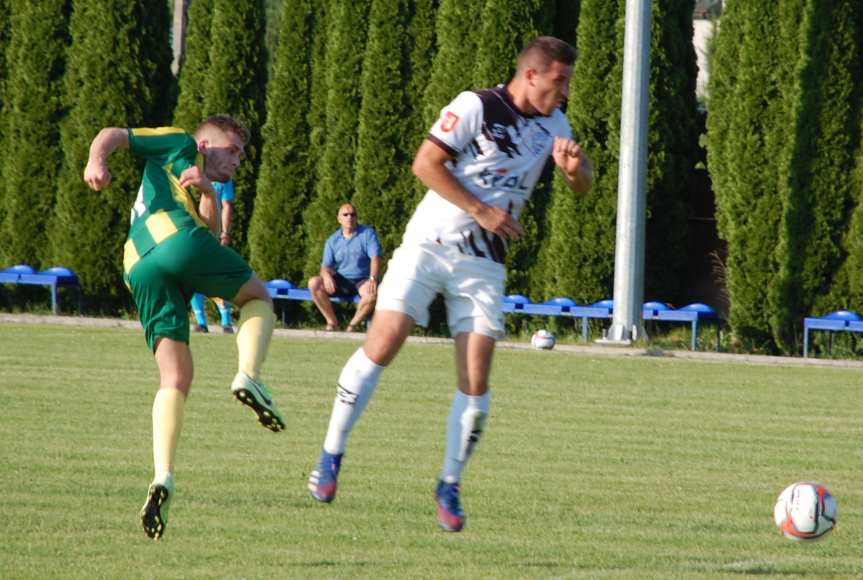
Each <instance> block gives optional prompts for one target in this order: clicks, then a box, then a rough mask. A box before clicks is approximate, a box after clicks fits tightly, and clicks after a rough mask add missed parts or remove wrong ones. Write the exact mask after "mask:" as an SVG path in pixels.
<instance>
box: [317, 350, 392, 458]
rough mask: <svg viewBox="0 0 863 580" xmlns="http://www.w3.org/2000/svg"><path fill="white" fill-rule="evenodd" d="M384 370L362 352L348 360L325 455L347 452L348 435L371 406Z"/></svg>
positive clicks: (359, 351)
mask: <svg viewBox="0 0 863 580" xmlns="http://www.w3.org/2000/svg"><path fill="white" fill-rule="evenodd" d="M384 368H386V367H382V366H380V365H377V364H375V363H373V362H372V361H371V359H369V357H367V356H366V353H365V351H363V349H362V348H359V349H357V352H355V353H354V354H353V356H351V358H349V359H348V362H347V363H346V364H345V367H344V368H343V369H342V374H341V375H340V376H339V384H338V390H337V391H336V400H335V402H334V403H333V414H332V415H331V416H330V426H329V428H328V429H327V437H326V439H324V451H326V452H327V453H335V454H339V453H344V452H345V445H346V444H347V440H348V435H350V433H351V429H353V427H354V424H355V423H356V422H357V420H358V419H359V418H360V415H362V414H363V411H364V410H365V408H366V405H368V404H369V399H371V398H372V394H373V393H374V392H375V387H377V386H378V381H379V380H380V377H381V373H382V372H383V371H384Z"/></svg>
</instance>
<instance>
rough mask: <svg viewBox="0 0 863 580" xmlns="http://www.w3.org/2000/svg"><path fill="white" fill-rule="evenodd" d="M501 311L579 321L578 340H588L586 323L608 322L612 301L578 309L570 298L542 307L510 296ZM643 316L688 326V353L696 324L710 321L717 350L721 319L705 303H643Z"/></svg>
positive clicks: (648, 318) (518, 295)
mask: <svg viewBox="0 0 863 580" xmlns="http://www.w3.org/2000/svg"><path fill="white" fill-rule="evenodd" d="M503 311H504V312H505V313H510V314H513V313H514V314H526V315H535V316H569V317H572V318H580V319H581V337H582V338H583V339H584V340H585V341H587V338H588V322H589V320H591V319H610V318H611V317H612V314H613V312H614V301H613V300H611V299H605V300H600V301H598V302H594V303H593V304H590V305H587V306H581V305H579V304H578V303H577V302H576V301H575V300H573V299H572V298H566V297H559V298H552V299H551V300H546V301H545V302H543V303H541V304H534V303H532V302H531V301H530V299H529V298H527V297H526V296H523V295H521V294H511V295H509V296H507V297H505V298H504V299H503ZM642 316H643V318H644V320H654V321H657V322H685V323H689V325H690V328H691V338H690V343H689V344H690V346H689V348H690V350H695V347H696V342H697V338H698V325H699V323H701V322H711V323H713V324H715V325H716V351H717V352H718V351H719V345H720V339H721V334H720V333H721V320H720V319H719V315H718V314H717V312H716V311H715V310H714V309H713V308H711V307H710V306H708V305H707V304H702V303H700V302H697V303H694V304H688V305H686V306H684V307H682V308H678V309H673V308H671V307H670V306H669V305H667V304H665V303H663V302H653V301H651V302H645V303H644V307H643V310H642Z"/></svg>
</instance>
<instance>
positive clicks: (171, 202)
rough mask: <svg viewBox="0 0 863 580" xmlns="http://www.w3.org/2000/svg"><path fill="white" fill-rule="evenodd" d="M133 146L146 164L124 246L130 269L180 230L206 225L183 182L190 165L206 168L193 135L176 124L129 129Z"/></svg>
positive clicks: (134, 151)
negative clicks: (182, 179) (182, 178)
mask: <svg viewBox="0 0 863 580" xmlns="http://www.w3.org/2000/svg"><path fill="white" fill-rule="evenodd" d="M129 149H130V150H131V152H132V154H133V155H135V156H137V157H141V158H143V159H145V160H146V164H145V165H144V175H143V178H142V180H141V187H140V189H139V190H138V197H137V199H136V200H135V205H134V206H132V216H131V223H130V225H129V236H128V240H127V241H126V245H125V249H124V254H125V255H124V259H123V265H124V269H125V270H126V272H129V271H130V270H131V269H132V266H134V265H135V263H136V262H137V261H138V260H139V259H140V257H141V256H143V255H144V254H146V253H147V252H149V251H150V250H151V249H153V248H154V247H155V246H156V245H158V244H159V243H160V242H161V241H162V240H164V239H165V238H167V237H169V236H170V235H171V234H173V233H175V232H176V231H177V230H179V229H183V228H194V227H198V226H201V227H206V224H204V222H203V220H201V217H200V216H199V215H198V210H197V204H196V202H195V199H194V198H193V197H192V195H191V193H190V192H189V191H188V190H186V188H184V187H182V186H180V181H179V176H180V174H181V173H182V172H183V171H185V170H186V169H188V168H189V167H192V166H193V165H198V166H199V167H201V169H203V163H204V161H203V157H202V156H201V155H200V154H199V153H198V145H197V143H196V142H195V140H194V139H193V138H192V136H191V135H189V134H188V133H186V132H185V131H183V130H182V129H177V128H175V127H160V128H157V129H129Z"/></svg>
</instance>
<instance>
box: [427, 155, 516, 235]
mask: <svg viewBox="0 0 863 580" xmlns="http://www.w3.org/2000/svg"><path fill="white" fill-rule="evenodd" d="M451 160H452V156H451V155H450V154H449V153H447V152H446V151H445V150H444V149H443V148H441V147H440V146H439V145H437V144H436V143H434V142H433V141H431V140H430V139H426V140H425V141H423V143H422V145H420V148H419V151H417V154H416V157H415V158H414V162H413V165H412V166H411V170H412V171H413V173H414V175H416V176H417V177H418V178H419V180H420V181H422V182H423V185H425V186H426V187H428V188H429V189H432V190H434V191H436V192H437V193H438V195H440V196H441V197H442V198H444V199H445V200H447V201H448V202H450V203H452V204H454V205H456V206H458V207H459V208H461V209H463V210H464V211H466V212H467V213H469V214H470V215H471V216H472V217H473V218H474V219H475V220H476V222H477V223H478V224H479V225H480V227H482V228H483V229H484V230H486V231H489V232H492V233H494V234H497V235H498V236H500V237H501V238H503V239H505V240H511V239H516V238H518V237H519V236H521V235H522V234H524V228H523V227H522V226H521V224H520V223H518V221H516V219H515V218H513V217H512V216H511V215H509V213H507V212H506V210H504V209H501V208H499V207H494V206H491V205H488V204H485V203H483V202H481V201H480V200H479V199H477V197H476V196H475V195H473V194H472V193H471V192H470V191H468V190H467V189H466V188H465V187H464V186H463V185H462V184H461V183H459V181H458V180H457V179H456V178H455V176H453V174H452V172H451V171H450V170H449V169H448V168H447V166H446V162H447V161H451Z"/></svg>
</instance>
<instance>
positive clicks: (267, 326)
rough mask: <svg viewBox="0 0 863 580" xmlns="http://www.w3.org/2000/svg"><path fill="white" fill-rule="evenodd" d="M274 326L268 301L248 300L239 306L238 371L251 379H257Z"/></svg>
mask: <svg viewBox="0 0 863 580" xmlns="http://www.w3.org/2000/svg"><path fill="white" fill-rule="evenodd" d="M275 326H276V315H275V313H273V307H272V306H271V305H270V303H269V302H264V301H263V300H249V301H248V302H246V303H245V304H244V305H243V307H242V308H240V325H239V329H238V330H237V350H238V351H239V353H240V371H242V372H244V373H246V374H247V375H249V378H251V379H252V380H258V376H259V375H260V373H261V366H262V365H263V364H264V359H266V358H267V349H268V348H269V346H270V337H272V336H273V328H275Z"/></svg>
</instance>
